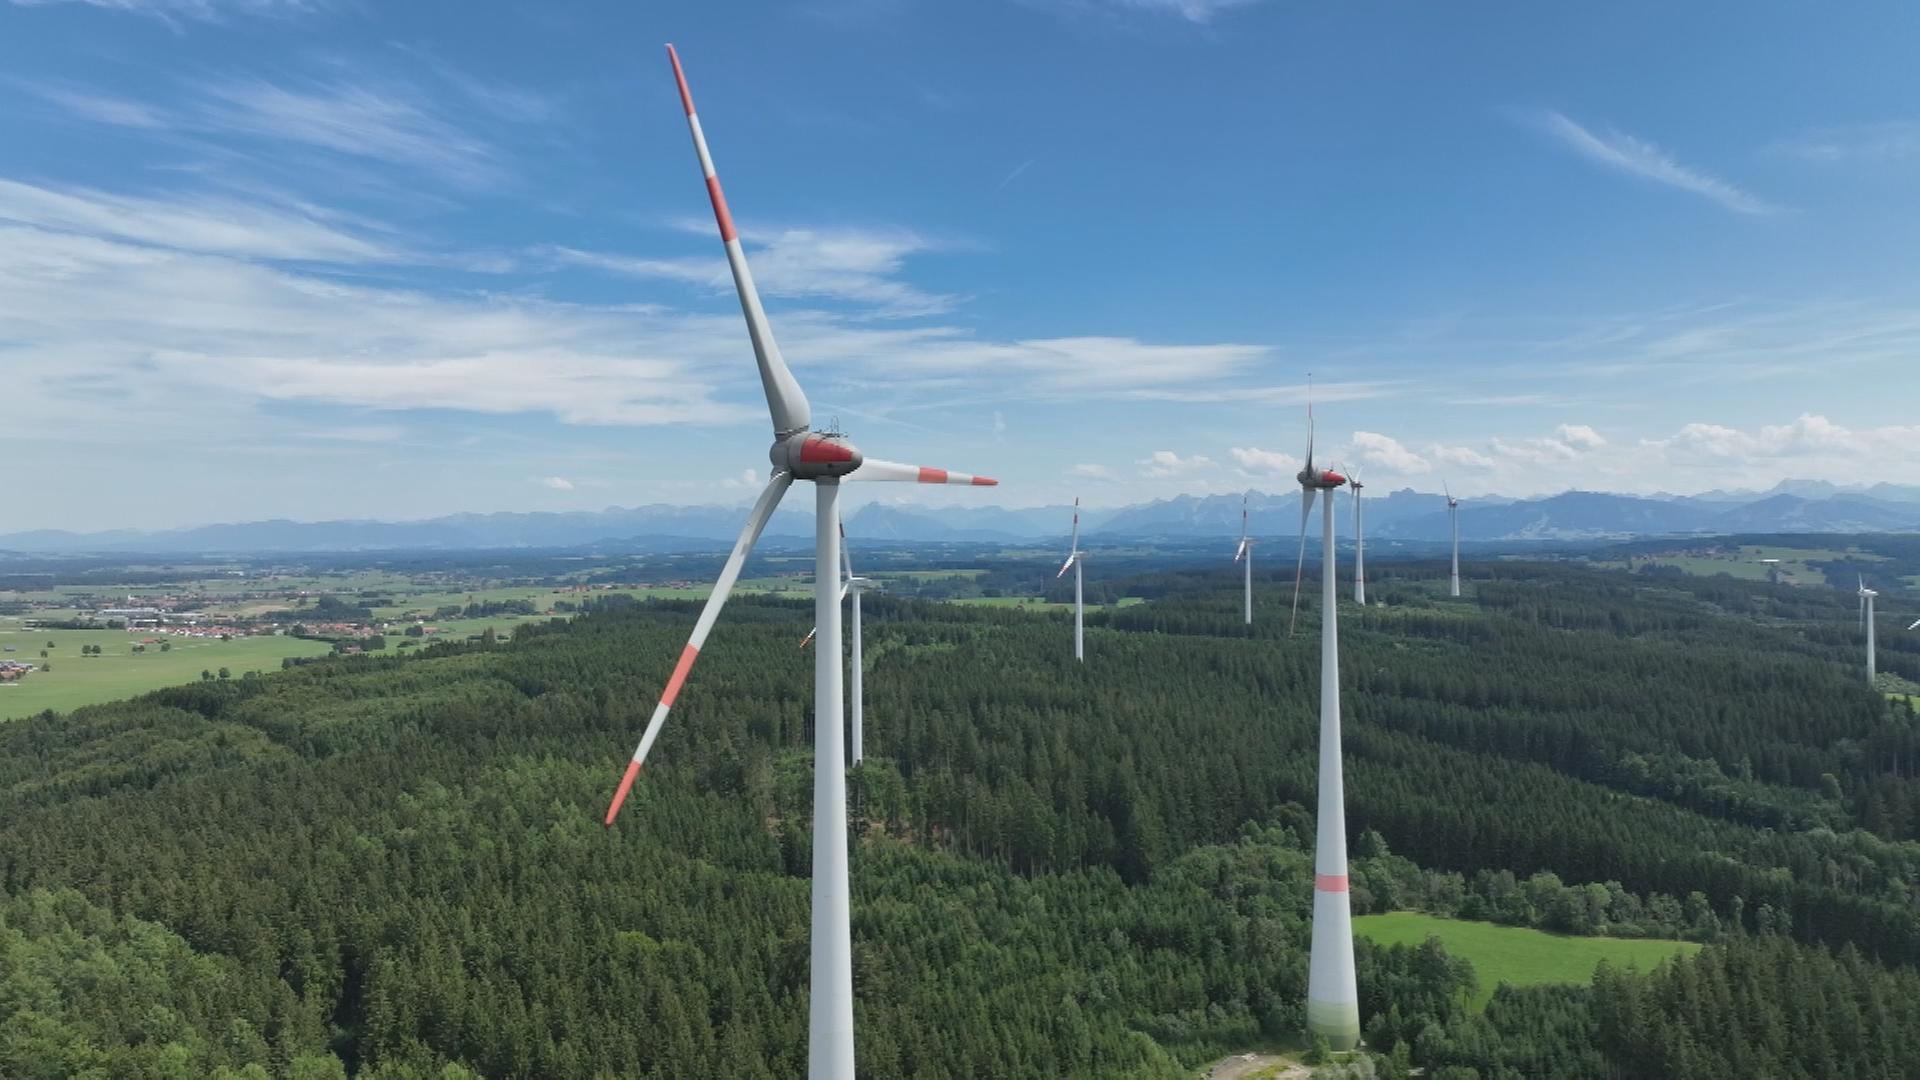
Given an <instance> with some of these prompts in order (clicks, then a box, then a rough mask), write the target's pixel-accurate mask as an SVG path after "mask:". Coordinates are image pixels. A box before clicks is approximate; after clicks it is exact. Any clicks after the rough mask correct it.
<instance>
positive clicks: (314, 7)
mask: <svg viewBox="0 0 1920 1080" xmlns="http://www.w3.org/2000/svg"><path fill="white" fill-rule="evenodd" d="M13 3H14V4H15V6H18V7H46V6H50V5H53V4H58V3H81V4H85V5H86V6H88V7H96V8H104V9H106V10H109V11H125V12H129V13H132V14H136V15H149V16H152V17H154V18H157V19H162V20H165V21H168V22H173V21H175V20H179V19H194V20H198V21H202V22H217V21H219V20H221V19H222V18H224V17H225V16H227V15H300V14H305V13H308V12H313V11H318V10H320V9H321V8H323V7H325V6H327V5H326V4H325V3H323V2H321V0H13Z"/></svg>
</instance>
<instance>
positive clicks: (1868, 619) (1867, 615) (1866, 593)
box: [1859, 577, 1920, 686]
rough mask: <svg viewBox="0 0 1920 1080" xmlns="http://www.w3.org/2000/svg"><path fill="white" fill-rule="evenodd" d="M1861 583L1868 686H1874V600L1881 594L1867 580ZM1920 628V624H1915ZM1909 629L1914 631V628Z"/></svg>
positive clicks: (1861, 616)
mask: <svg viewBox="0 0 1920 1080" xmlns="http://www.w3.org/2000/svg"><path fill="white" fill-rule="evenodd" d="M1859 581H1860V624H1861V625H1862V626H1864V627H1866V628H1867V685H1869V686H1871V685H1873V598H1874V597H1876V596H1879V595H1880V594H1879V593H1877V592H1874V591H1873V590H1872V589H1869V588H1867V579H1866V578H1864V577H1862V578H1860V579H1859ZM1914 625H1916V626H1920V623H1916V624H1914ZM1907 629H1909V630H1911V629H1913V627H1912V626H1909V627H1907Z"/></svg>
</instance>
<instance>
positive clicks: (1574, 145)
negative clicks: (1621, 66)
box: [1530, 109, 1780, 214]
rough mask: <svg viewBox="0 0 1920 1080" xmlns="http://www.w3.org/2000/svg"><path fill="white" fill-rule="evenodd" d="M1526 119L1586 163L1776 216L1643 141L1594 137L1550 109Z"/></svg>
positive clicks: (1620, 135)
mask: <svg viewBox="0 0 1920 1080" xmlns="http://www.w3.org/2000/svg"><path fill="white" fill-rule="evenodd" d="M1530 119H1531V121H1532V122H1533V124H1534V125H1535V126H1536V127H1538V128H1539V129H1540V130H1542V131H1544V132H1546V133H1547V134H1549V135H1551V136H1553V137H1554V138H1556V139H1558V140H1559V141H1560V142H1561V143H1562V144H1564V145H1565V146H1566V147H1567V148H1569V149H1571V150H1572V151H1573V152H1574V153H1576V154H1579V155H1580V156H1581V157H1584V158H1586V159H1587V160H1589V161H1593V162H1597V163H1599V164H1601V165H1605V166H1607V167H1608V168H1611V169H1616V170H1618V171H1620V172H1624V173H1628V174H1630V175H1633V176H1638V177H1640V178H1642V179H1644V180H1651V181H1653V182H1654V183H1656V184H1664V185H1666V186H1667V187H1671V188H1677V189H1679V190H1681V191H1687V192H1691V193H1693V194H1695V195H1699V196H1701V197H1703V198H1707V199H1711V200H1712V201H1714V202H1716V203H1719V204H1720V205H1721V206H1724V207H1726V208H1727V209H1729V210H1732V211H1735V212H1737V213H1742V214H1775V213H1779V212H1780V207H1778V206H1775V205H1774V204H1772V203H1770V202H1768V201H1766V200H1765V199H1762V198H1760V197H1759V196H1758V195H1755V194H1753V193H1751V192H1749V191H1746V190H1744V189H1742V188H1739V187H1736V186H1735V185H1733V184H1731V183H1729V182H1728V181H1725V180H1722V179H1720V178H1719V177H1717V176H1713V175H1711V174H1709V173H1706V172H1704V171H1702V170H1699V169H1695V168H1692V167H1690V166H1686V165H1682V164H1680V163H1679V162H1678V161H1675V160H1674V159H1673V158H1672V157H1671V156H1669V155H1668V154H1667V153H1666V151H1664V150H1661V149H1660V148H1659V147H1657V146H1655V145H1653V144H1652V143H1650V142H1647V141H1646V140H1644V139H1640V138H1636V137H1635V136H1632V135H1629V134H1627V133H1625V132H1622V131H1609V132H1606V133H1605V134H1596V133H1595V132H1593V131H1590V130H1588V129H1587V128H1584V127H1582V126H1580V125H1579V124H1577V123H1575V122H1574V121H1573V120H1571V119H1569V118H1568V117H1567V116H1565V115H1564V114H1562V113H1558V112H1555V111H1553V110H1550V109H1549V110H1545V111H1542V112H1539V113H1534V114H1531V115H1530Z"/></svg>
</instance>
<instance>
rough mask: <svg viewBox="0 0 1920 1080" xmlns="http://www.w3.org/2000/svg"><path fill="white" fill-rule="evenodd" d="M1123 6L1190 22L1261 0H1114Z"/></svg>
mask: <svg viewBox="0 0 1920 1080" xmlns="http://www.w3.org/2000/svg"><path fill="white" fill-rule="evenodd" d="M1112 2H1114V3H1116V4H1118V5H1119V6H1120V7H1123V8H1134V9H1136V10H1140V11H1151V12H1163V13H1165V14H1169V15H1178V16H1180V17H1181V18H1183V19H1186V20H1187V21H1188V22H1196V23H1206V22H1212V21H1213V20H1214V19H1215V18H1216V17H1218V16H1219V15H1221V14H1222V13H1224V12H1228V11H1232V10H1233V9H1235V8H1243V7H1251V6H1253V5H1254V4H1257V3H1259V2H1260V0H1112Z"/></svg>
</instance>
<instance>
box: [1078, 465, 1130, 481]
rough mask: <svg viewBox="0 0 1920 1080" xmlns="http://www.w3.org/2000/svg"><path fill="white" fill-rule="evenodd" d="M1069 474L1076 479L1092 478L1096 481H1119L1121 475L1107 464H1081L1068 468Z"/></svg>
mask: <svg viewBox="0 0 1920 1080" xmlns="http://www.w3.org/2000/svg"><path fill="white" fill-rule="evenodd" d="M1067 475H1068V476H1071V477H1073V478H1074V479H1076V480H1092V481H1094V482H1095V483H1101V484H1113V483H1118V482H1119V480H1120V475H1119V474H1118V473H1116V472H1114V471H1113V470H1112V469H1110V468H1108V467H1107V466H1105V465H1092V464H1081V465H1075V466H1074V467H1072V468H1070V469H1068V470H1067Z"/></svg>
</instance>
